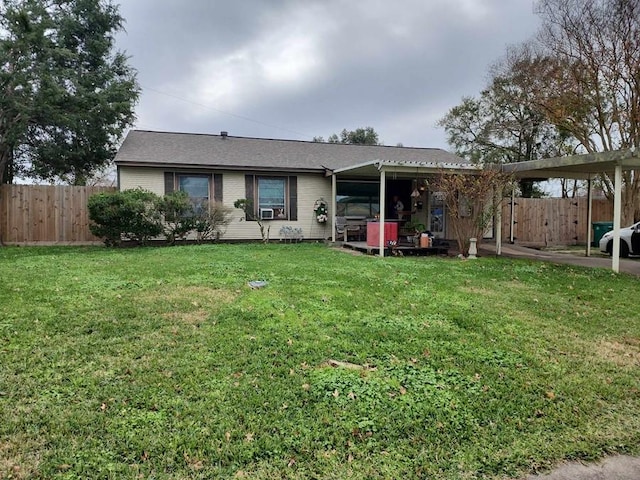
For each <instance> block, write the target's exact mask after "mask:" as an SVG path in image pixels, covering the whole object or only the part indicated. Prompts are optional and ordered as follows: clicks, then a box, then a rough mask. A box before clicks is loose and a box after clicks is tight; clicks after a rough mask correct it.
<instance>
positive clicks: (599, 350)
mask: <svg viewBox="0 0 640 480" xmlns="http://www.w3.org/2000/svg"><path fill="white" fill-rule="evenodd" d="M595 354H596V355H597V356H598V357H599V358H602V359H604V360H607V361H610V362H613V363H615V364H616V365H619V366H621V367H631V366H638V365H640V339H637V338H630V337H629V338H627V337H625V338H623V339H622V340H620V341H607V340H602V341H600V342H599V343H598V344H596V351H595Z"/></svg>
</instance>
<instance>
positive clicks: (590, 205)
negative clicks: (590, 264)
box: [586, 174, 593, 257]
mask: <svg viewBox="0 0 640 480" xmlns="http://www.w3.org/2000/svg"><path fill="white" fill-rule="evenodd" d="M592 209H593V185H592V181H591V174H589V180H588V181H587V251H586V256H587V257H590V256H591V221H592V218H593V217H592V214H593V211H592Z"/></svg>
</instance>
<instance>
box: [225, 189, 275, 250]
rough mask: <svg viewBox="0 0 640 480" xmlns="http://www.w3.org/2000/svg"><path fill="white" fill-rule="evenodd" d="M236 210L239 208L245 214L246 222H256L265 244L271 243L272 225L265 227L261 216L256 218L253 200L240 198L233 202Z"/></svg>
mask: <svg viewBox="0 0 640 480" xmlns="http://www.w3.org/2000/svg"><path fill="white" fill-rule="evenodd" d="M233 206H234V208H238V209H240V210H242V211H243V212H244V216H245V220H254V221H255V222H256V223H257V224H258V228H259V229H260V236H261V237H262V242H263V243H269V232H270V231H271V225H265V224H264V222H263V221H262V219H261V218H260V216H255V215H254V213H253V200H251V199H250V198H239V199H237V200H236V201H235V202H233Z"/></svg>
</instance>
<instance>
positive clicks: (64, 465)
mask: <svg viewBox="0 0 640 480" xmlns="http://www.w3.org/2000/svg"><path fill="white" fill-rule="evenodd" d="M0 278H1V279H2V280H1V282H0V478H42V479H45V478H46V479H49V478H53V479H76V478H96V479H98V478H99V479H106V478H113V479H128V478H130V479H134V478H153V479H190V478H203V479H204V478H207V479H208V478H255V479H282V478H292V479H308V478H323V479H325V478H326V479H343V478H367V479H377V478H443V479H444V478H446V479H457V478H460V479H470V478H505V477H517V476H519V475H523V474H524V473H526V472H532V471H536V470H540V469H545V468H548V467H550V466H551V465H553V464H554V463H555V462H557V461H559V460H561V459H576V458H579V459H593V458H598V457H601V456H603V455H606V454H609V453H612V452H624V453H630V454H638V453H639V447H638V445H640V375H639V370H638V369H639V365H640V321H639V318H638V313H637V312H638V308H637V298H638V291H639V290H638V280H637V279H636V278H633V277H630V276H625V275H615V274H612V273H611V272H609V271H608V270H604V269H602V270H588V269H581V268H576V267H568V266H558V265H552V264H547V263H536V262H529V261H517V260H509V259H494V258H482V259H478V260H477V261H460V260H458V259H443V258H430V257H426V258H424V257H423V258H417V257H413V258H409V257H405V258H385V259H380V258H377V257H367V256H354V255H349V254H346V253H343V252H339V251H336V250H332V249H328V248H326V247H324V246H321V245H311V244H297V245H266V246H265V245H207V246H190V247H174V248H162V249H157V248H145V249H119V250H107V249H103V248H2V249H0ZM258 279H259V280H266V281H268V286H267V287H265V288H262V289H257V290H252V289H250V288H248V286H247V282H248V281H250V280H258ZM330 360H337V361H340V362H350V363H353V364H357V365H361V366H363V367H364V368H363V369H360V370H358V369H350V368H343V367H338V368H334V367H331V366H329V365H328V363H327V362H328V361H330Z"/></svg>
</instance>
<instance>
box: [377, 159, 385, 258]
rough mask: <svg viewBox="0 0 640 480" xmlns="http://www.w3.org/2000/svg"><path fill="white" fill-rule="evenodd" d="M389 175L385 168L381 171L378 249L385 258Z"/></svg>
mask: <svg viewBox="0 0 640 480" xmlns="http://www.w3.org/2000/svg"><path fill="white" fill-rule="evenodd" d="M386 183H387V174H386V172H385V171H384V166H383V167H382V170H380V218H379V219H378V220H379V222H380V224H379V225H378V228H379V229H380V237H379V239H378V247H379V248H380V253H379V255H380V256H381V257H384V248H385V245H384V210H385V206H386V205H387V199H386V198H385V196H386V195H387V185H386Z"/></svg>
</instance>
